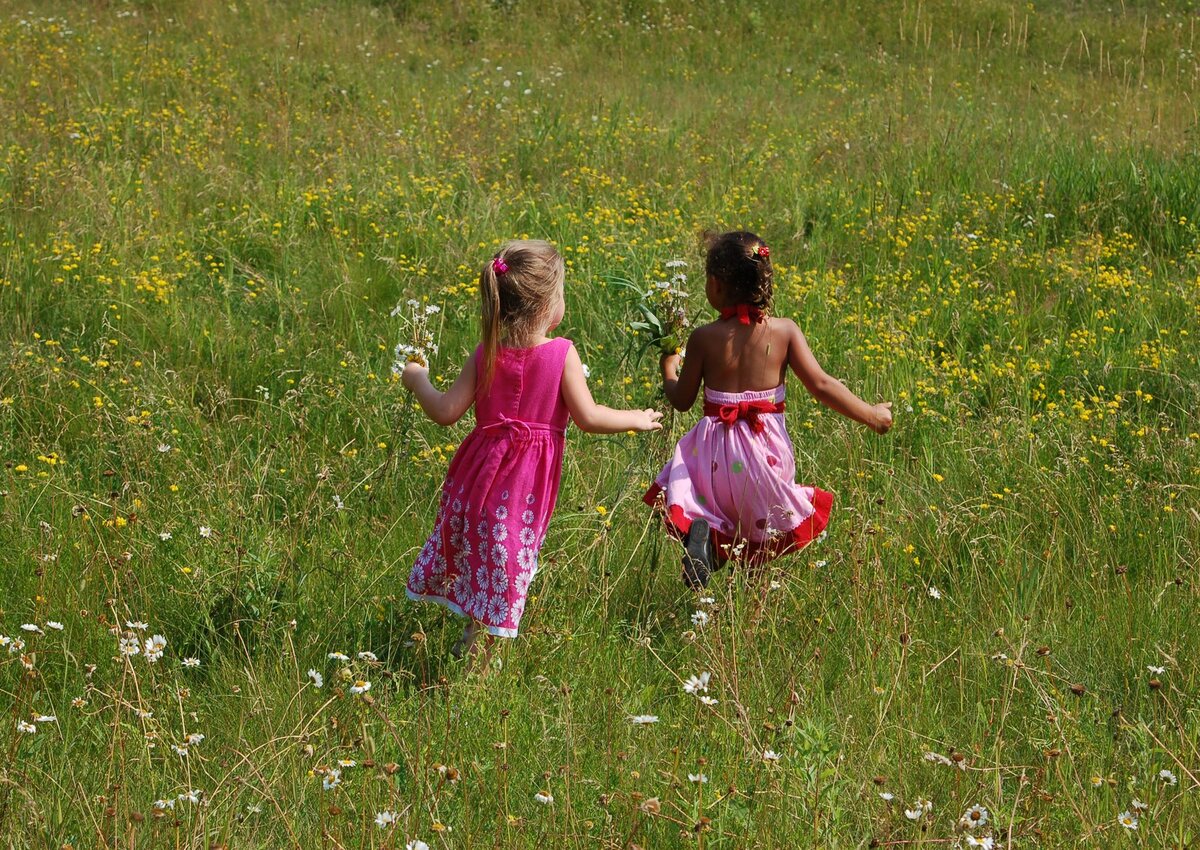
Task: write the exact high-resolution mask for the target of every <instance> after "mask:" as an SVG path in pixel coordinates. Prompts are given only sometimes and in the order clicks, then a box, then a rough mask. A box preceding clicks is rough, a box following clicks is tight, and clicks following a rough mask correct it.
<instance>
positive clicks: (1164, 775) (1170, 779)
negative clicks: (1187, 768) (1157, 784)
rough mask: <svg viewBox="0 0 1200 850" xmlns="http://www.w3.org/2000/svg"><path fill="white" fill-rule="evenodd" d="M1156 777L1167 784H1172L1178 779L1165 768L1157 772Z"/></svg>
mask: <svg viewBox="0 0 1200 850" xmlns="http://www.w3.org/2000/svg"><path fill="white" fill-rule="evenodd" d="M1158 778H1159V779H1161V780H1162V781H1163V782H1165V783H1167V784H1168V785H1174V784H1175V783H1177V782H1178V781H1179V779H1178V778H1177V777H1176V776H1175V774H1173V773H1171V771H1169V770H1166V769H1163V770H1160V771H1159V772H1158Z"/></svg>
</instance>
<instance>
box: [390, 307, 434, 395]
mask: <svg viewBox="0 0 1200 850" xmlns="http://www.w3.org/2000/svg"><path fill="white" fill-rule="evenodd" d="M405 308H407V310H406V309H405ZM441 311H442V308H441V307H438V306H437V305H436V304H425V305H422V304H421V302H419V301H417V300H416V299H415V298H410V299H409V300H408V301H406V302H404V303H403V304H397V305H396V308H395V309H394V310H392V318H396V317H399V318H400V320H401V322H402V324H403V328H404V334H403V340H402V341H401V342H399V343H398V344H397V345H396V348H395V360H394V362H393V363H392V374H393V375H395V376H396V377H397V378H398V377H400V376H401V375H403V374H404V367H405V366H407V365H408V364H409V363H418V364H420V365H422V366H428V365H429V357H430V355H432V354H437V351H438V346H437V337H436V336H435V334H434V332H433V329H432V328H431V327H430V326H429V321H430V319H431V318H432V317H433V316H435V315H437V314H438V313H440V312H441Z"/></svg>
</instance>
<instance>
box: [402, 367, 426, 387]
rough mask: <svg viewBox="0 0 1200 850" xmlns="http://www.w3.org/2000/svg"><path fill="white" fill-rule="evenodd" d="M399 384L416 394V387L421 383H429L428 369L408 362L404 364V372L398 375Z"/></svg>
mask: <svg viewBox="0 0 1200 850" xmlns="http://www.w3.org/2000/svg"><path fill="white" fill-rule="evenodd" d="M400 383H402V384H404V386H405V388H406V389H408V390H410V391H412V392H416V389H417V387H418V386H420V385H421V384H422V383H426V384H428V383H429V367H428V366H422V365H421V364H420V363H414V362H412V361H409V362H408V363H406V364H404V372H403V373H402V374H401V375H400Z"/></svg>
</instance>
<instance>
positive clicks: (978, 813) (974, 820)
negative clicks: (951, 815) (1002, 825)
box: [958, 804, 988, 829]
mask: <svg viewBox="0 0 1200 850" xmlns="http://www.w3.org/2000/svg"><path fill="white" fill-rule="evenodd" d="M958 822H959V823H960V824H961V825H962V826H964V827H966V828H967V829H975V828H977V827H980V826H983V825H984V824H985V823H987V822H988V810H987V809H985V808H984V807H983V806H980V805H978V804H976V805H974V806H971V808H969V809H967V810H966V811H965V812H963V815H962V817H961V818H959V819H958Z"/></svg>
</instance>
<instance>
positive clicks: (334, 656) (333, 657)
mask: <svg viewBox="0 0 1200 850" xmlns="http://www.w3.org/2000/svg"><path fill="white" fill-rule="evenodd" d="M328 658H329V660H330V661H341V662H342V663H343V664H344V663H346V662H347V661H349V660H350V656H349V655H347V654H346V653H344V652H331V653H329V655H328Z"/></svg>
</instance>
